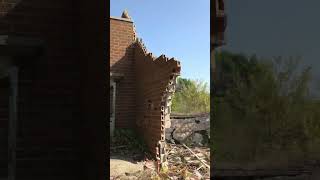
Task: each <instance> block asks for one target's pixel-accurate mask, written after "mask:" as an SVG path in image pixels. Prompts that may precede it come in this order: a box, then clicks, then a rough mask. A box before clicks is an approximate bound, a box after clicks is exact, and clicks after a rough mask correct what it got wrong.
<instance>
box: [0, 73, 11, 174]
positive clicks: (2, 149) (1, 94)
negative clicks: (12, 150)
mask: <svg viewBox="0 0 320 180" xmlns="http://www.w3.org/2000/svg"><path fill="white" fill-rule="evenodd" d="M9 87H10V84H9V78H8V77H2V78H0V179H7V178H8V164H9V158H8V157H9V156H8V155H9V154H8V153H9V151H8V149H9V146H8V144H9V141H8V137H9V97H10V88H9Z"/></svg>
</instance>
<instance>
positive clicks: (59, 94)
mask: <svg viewBox="0 0 320 180" xmlns="http://www.w3.org/2000/svg"><path fill="white" fill-rule="evenodd" d="M103 2H104V1H88V0H79V1H73V0H2V1H0V179H10V180H15V179H26V180H27V179H28V180H43V179H60V180H64V179H68V180H72V179H73V180H80V179H103V175H104V174H103V173H104V159H105V154H104V153H105V151H104V148H105V146H104V143H105V137H106V128H105V127H106V123H107V121H106V116H107V115H106V114H107V113H106V107H107V102H106V100H105V98H103V97H105V96H106V94H107V93H106V90H105V80H106V79H107V78H106V73H105V72H106V70H105V64H104V62H103V59H104V55H103V54H104V48H103V46H104V34H105V31H106V30H105V29H104V28H103V22H104V17H103V16H104V15H103V12H104V8H103V7H105V4H104V3H103Z"/></svg>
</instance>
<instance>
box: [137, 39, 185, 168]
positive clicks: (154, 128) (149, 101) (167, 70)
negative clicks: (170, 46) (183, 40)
mask: <svg viewBox="0 0 320 180" xmlns="http://www.w3.org/2000/svg"><path fill="white" fill-rule="evenodd" d="M134 47H135V51H134V59H135V72H136V85H137V86H136V126H137V129H138V131H139V132H140V134H141V135H142V136H143V138H144V140H145V142H146V144H147V145H148V147H149V148H150V150H151V152H152V153H153V154H155V155H156V157H157V159H158V162H159V163H161V164H163V163H164V162H165V161H166V157H165V128H167V127H170V112H171V109H170V105H171V98H172V95H173V93H174V90H175V83H176V77H177V76H178V75H179V74H180V62H179V61H177V60H175V59H174V58H171V59H168V58H167V57H165V56H164V55H161V56H160V57H158V58H155V57H153V56H152V54H151V53H149V52H148V51H147V50H146V48H145V46H144V44H143V43H142V41H141V39H137V41H136V43H135V46H134Z"/></svg>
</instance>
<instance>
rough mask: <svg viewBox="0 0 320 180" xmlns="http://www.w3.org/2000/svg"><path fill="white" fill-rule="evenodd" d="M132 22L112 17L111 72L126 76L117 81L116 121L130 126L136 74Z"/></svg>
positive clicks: (119, 125)
mask: <svg viewBox="0 0 320 180" xmlns="http://www.w3.org/2000/svg"><path fill="white" fill-rule="evenodd" d="M134 36H135V34H134V27H133V23H132V22H128V21H124V20H118V19H113V18H110V72H112V73H121V74H123V75H124V77H123V78H122V79H121V81H119V82H118V83H117V87H116V88H117V94H116V115H115V123H116V127H118V128H129V127H133V126H134V122H135V74H134V63H135V61H134V58H133V52H134V49H133V48H134V47H133V43H134V41H135V38H134Z"/></svg>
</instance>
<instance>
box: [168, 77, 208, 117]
mask: <svg viewBox="0 0 320 180" xmlns="http://www.w3.org/2000/svg"><path fill="white" fill-rule="evenodd" d="M171 107H172V112H176V113H184V114H192V113H207V112H210V93H209V90H208V87H207V83H205V82H203V81H195V80H190V79H183V78H178V80H177V88H176V92H175V94H174V96H173V99H172V106H171Z"/></svg>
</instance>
